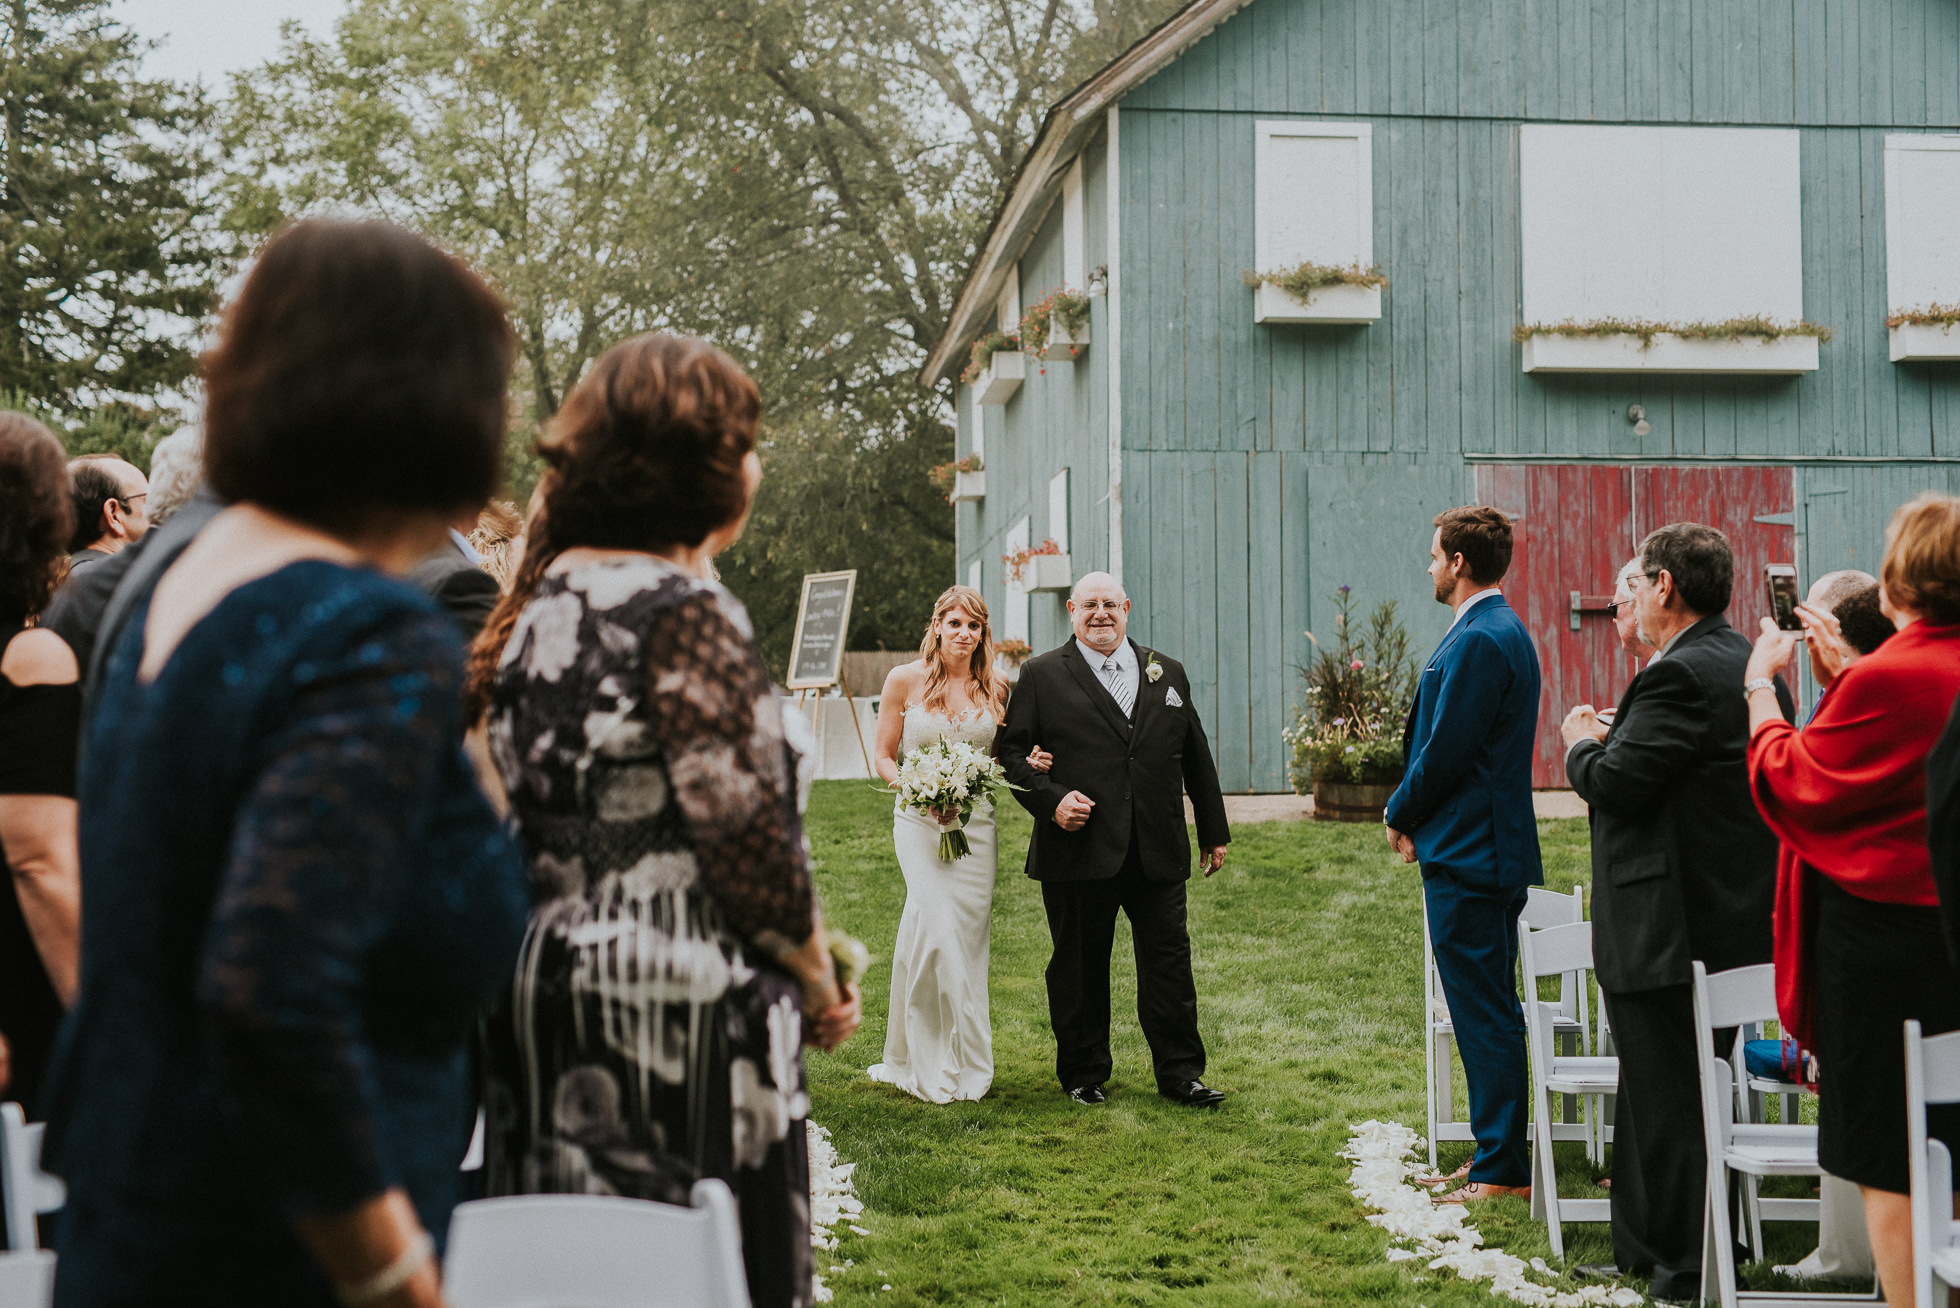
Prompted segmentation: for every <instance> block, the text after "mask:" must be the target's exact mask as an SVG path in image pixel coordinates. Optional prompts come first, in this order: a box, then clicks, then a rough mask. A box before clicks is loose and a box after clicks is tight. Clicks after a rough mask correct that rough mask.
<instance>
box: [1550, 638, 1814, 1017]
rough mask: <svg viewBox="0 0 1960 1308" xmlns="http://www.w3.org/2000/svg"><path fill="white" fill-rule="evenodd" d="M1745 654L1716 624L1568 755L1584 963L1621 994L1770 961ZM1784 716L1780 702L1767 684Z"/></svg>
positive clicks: (1637, 682) (1767, 870)
mask: <svg viewBox="0 0 1960 1308" xmlns="http://www.w3.org/2000/svg"><path fill="white" fill-rule="evenodd" d="M1749 650H1750V645H1749V642H1748V641H1747V640H1744V639H1743V637H1742V635H1741V633H1739V632H1737V631H1736V630H1735V629H1734V628H1732V627H1730V626H1729V624H1728V622H1727V621H1726V620H1725V619H1723V618H1722V617H1721V616H1720V615H1719V614H1718V615H1716V616H1714V617H1708V618H1703V619H1702V620H1701V621H1700V622H1697V623H1696V624H1695V625H1694V626H1692V627H1689V628H1688V629H1687V630H1686V631H1685V632H1683V633H1681V637H1680V639H1679V640H1678V641H1676V642H1675V644H1674V647H1673V648H1672V649H1670V650H1669V651H1668V652H1667V656H1666V657H1665V658H1662V659H1660V660H1659V661H1658V662H1656V663H1654V664H1652V665H1651V666H1649V667H1648V668H1646V669H1645V670H1643V671H1642V672H1641V673H1640V675H1639V676H1637V677H1635V678H1634V679H1633V684H1632V685H1630V686H1628V687H1627V692H1626V694H1625V695H1624V696H1623V697H1622V698H1621V699H1620V707H1619V711H1618V712H1617V713H1616V714H1615V715H1614V718H1613V725H1612V727H1611V728H1610V729H1609V730H1608V732H1607V734H1606V741H1605V743H1604V744H1601V743H1600V742H1598V741H1593V740H1582V741H1580V742H1579V743H1578V744H1576V745H1574V746H1573V747H1572V748H1571V749H1570V750H1568V751H1567V752H1566V756H1565V769H1566V775H1567V776H1568V777H1569V778H1570V779H1571V781H1572V788H1573V789H1574V790H1576V791H1578V792H1579V796H1580V798H1582V799H1584V800H1585V801H1586V802H1587V803H1588V804H1590V805H1592V869H1593V884H1592V896H1593V961H1594V965H1595V967H1596V969H1597V972H1598V976H1599V984H1600V985H1601V986H1603V987H1604V988H1606V989H1608V990H1617V991H1621V992H1631V991H1640V990H1653V989H1656V988H1658V987H1660V986H1669V985H1681V984H1686V983H1687V982H1688V981H1690V980H1692V979H1693V972H1692V970H1691V968H1690V964H1691V962H1692V961H1693V960H1696V959H1699V960H1700V961H1701V962H1702V963H1704V964H1706V965H1707V967H1708V970H1709V971H1711V972H1719V971H1722V970H1724V969H1727V968H1731V967H1745V966H1748V965H1750V964H1752V963H1767V962H1769V961H1770V952H1771V950H1770V936H1771V932H1770V911H1771V905H1772V903H1773V902H1774V900H1775V896H1776V847H1777V846H1776V837H1775V836H1774V835H1772V834H1771V833H1770V829H1769V827H1768V826H1766V825H1765V824H1764V822H1763V819H1762V816H1761V815H1760V814H1759V813H1757V811H1756V802H1755V800H1754V799H1753V798H1751V796H1750V793H1749V764H1748V753H1749V706H1748V704H1747V702H1746V699H1747V697H1746V696H1745V695H1744V694H1743V693H1742V670H1743V668H1744V666H1745V665H1747V663H1748V662H1749ZM1776 697H1777V699H1778V700H1779V701H1781V703H1782V705H1783V712H1784V715H1785V716H1786V717H1788V716H1790V714H1791V711H1792V709H1791V701H1790V693H1789V691H1788V689H1787V688H1785V686H1784V685H1783V683H1782V681H1781V680H1780V679H1779V680H1778V681H1777V685H1776Z"/></svg>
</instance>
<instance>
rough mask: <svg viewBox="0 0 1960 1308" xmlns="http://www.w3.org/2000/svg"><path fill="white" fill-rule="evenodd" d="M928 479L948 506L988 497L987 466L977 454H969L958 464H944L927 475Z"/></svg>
mask: <svg viewBox="0 0 1960 1308" xmlns="http://www.w3.org/2000/svg"><path fill="white" fill-rule="evenodd" d="M926 479H927V480H928V481H930V482H931V483H932V484H933V488H934V489H935V490H937V491H938V492H939V493H940V494H941V495H944V496H945V497H946V502H947V503H948V504H964V503H966V502H967V501H969V500H979V499H985V498H986V495H987V474H986V465H984V464H983V463H981V462H980V456H979V455H977V454H969V455H967V456H966V457H965V458H964V459H961V460H959V461H958V462H956V463H942V464H940V465H939V466H938V467H936V468H934V469H933V470H932V471H931V472H929V473H927V474H926Z"/></svg>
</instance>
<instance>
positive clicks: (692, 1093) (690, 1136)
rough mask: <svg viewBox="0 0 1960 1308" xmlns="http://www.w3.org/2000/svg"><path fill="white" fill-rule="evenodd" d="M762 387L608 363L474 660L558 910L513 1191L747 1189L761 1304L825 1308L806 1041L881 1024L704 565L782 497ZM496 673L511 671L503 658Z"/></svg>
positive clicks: (776, 741)
mask: <svg viewBox="0 0 1960 1308" xmlns="http://www.w3.org/2000/svg"><path fill="white" fill-rule="evenodd" d="M759 407H760V406H759V400H758V397H757V395H756V390H755V384H754V383H753V382H751V381H750V380H749V379H748V377H746V376H745V375H743V373H742V372H741V371H740V370H739V369H738V368H736V367H735V365H734V363H733V362H732V361H730V360H729V359H728V357H727V356H726V355H724V354H722V353H721V351H719V350H717V349H715V348H713V347H712V346H709V345H706V344H704V343H702V342H700V341H688V340H681V339H678V338H676V337H672V336H657V335H656V336H643V337H639V338H637V339H635V340H630V341H627V342H625V343H624V344H621V345H619V346H616V347H614V348H613V349H612V350H610V351H608V352H607V354H606V355H605V357H604V358H602V359H600V360H599V362H598V363H596V364H595V365H594V366H593V369H592V371H591V373H589V374H588V375H587V376H586V378H585V380H584V381H582V382H580V383H579V385H578V387H577V389H576V390H574V391H573V392H572V394H571V395H570V396H569V397H568V398H567V399H566V401H565V407H564V408H563V410H561V411H560V413H559V415H558V417H557V419H556V420H555V421H554V422H553V424H552V428H551V431H550V433H549V435H548V436H547V438H546V440H545V441H544V442H543V444H542V446H541V451H540V452H541V453H542V454H543V456H544V459H545V462H546V463H547V465H548V466H549V468H550V471H549V472H548V473H547V474H546V479H545V482H544V486H543V505H542V509H541V511H540V513H539V514H538V515H537V516H536V517H534V519H533V521H532V523H531V530H530V538H529V544H528V546H527V548H526V552H525V558H524V563H523V565H522V567H521V569H520V571H519V574H518V578H517V581H516V583H515V585H514V586H513V588H512V591H511V594H510V595H508V596H506V598H505V600H504V602H503V604H502V605H501V606H500V607H499V609H498V611H497V612H496V613H495V614H493V615H492V617H491V620H490V624H489V626H488V627H487V628H486V629H485V632H484V635H483V637H482V638H480V639H479V640H478V642H477V644H476V646H475V647H474V649H473V651H472V659H473V662H472V668H471V683H472V689H473V690H475V691H477V692H479V693H480V694H482V695H483V696H484V697H486V698H487V699H488V702H489V709H490V716H489V728H490V744H491V750H492V753H493V755H494V757H495V758H496V760H497V766H498V770H499V771H500V772H501V773H502V776H503V780H504V784H505V786H506V788H507V790H508V792H509V795H510V804H511V815H512V816H513V817H514V818H515V819H516V821H517V826H518V832H519V836H520V838H521V839H522V842H523V845H524V852H525V854H526V856H527V858H528V860H529V863H530V872H531V894H532V900H533V903H534V905H535V908H534V909H533V912H532V918H531V928H530V931H529V933H528V934H527V935H526V937H525V942H524V948H523V951H522V953H521V955H520V958H519V961H518V968H517V976H516V979H515V982H514V984H513V985H512V987H511V999H510V1004H509V1006H508V1007H507V1008H506V1009H505V1010H504V1011H503V1012H501V1013H500V1014H498V1015H497V1017H496V1018H495V1019H493V1020H492V1022H491V1023H490V1025H489V1031H490V1039H489V1046H488V1054H487V1057H486V1060H485V1072H486V1074H487V1076H486V1085H485V1089H484V1114H485V1118H486V1122H487V1131H486V1136H485V1150H484V1180H485V1187H486V1189H487V1190H488V1191H489V1192H490V1193H492V1194H515V1193H571V1194H614V1195H627V1196H631V1197H634V1198H641V1199H657V1200H664V1201H666V1202H668V1203H685V1202H687V1192H688V1188H689V1186H690V1185H691V1184H692V1183H693V1181H694V1180H696V1179H698V1178H701V1177H717V1178H720V1179H721V1180H724V1181H726V1182H727V1183H728V1184H729V1186H730V1187H731V1188H732V1189H733V1190H734V1192H735V1197H736V1202H737V1204H738V1206H739V1208H740V1210H741V1218H742V1253H743V1259H744V1261H745V1263H746V1264H747V1268H748V1281H749V1295H750V1298H751V1300H752V1301H753V1302H754V1303H755V1304H756V1305H757V1308H790V1306H791V1305H804V1304H808V1303H809V1302H810V1296H811V1279H810V1273H811V1253H810V1172H809V1155H808V1153H807V1145H806V1137H805V1134H804V1132H805V1125H804V1120H805V1118H807V1117H808V1115H809V1105H810V1101H809V1095H808V1093H807V1092H806V1091H805V1088H804V1082H803V1059H802V1052H801V1051H802V1046H803V1045H804V1044H805V1043H806V1042H807V1043H812V1044H816V1045H819V1046H821V1047H824V1048H829V1047H831V1046H833V1045H835V1044H836V1043H837V1042H838V1041H840V1040H842V1039H844V1038H845V1037H846V1036H848V1035H849V1034H850V1033H851V1031H852V1030H853V1029H855V1027H856V1026H857V1019H858V1007H857V997H856V994H855V992H854V991H848V992H846V991H840V989H839V987H838V985H837V981H836V977H835V975H834V972H833V969H832V966H831V962H830V959H829V957H828V955H827V953H826V951H825V948H824V935H823V922H822V918H821V916H820V914H819V913H818V911H817V905H816V897H815V895H814V893H813V891H812V889H811V885H810V869H809V864H808V860H807V858H806V856H805V853H804V847H803V839H802V829H801V826H800V824H799V821H798V818H797V814H796V791H795V784H794V780H793V776H792V769H791V764H790V755H789V750H788V747H787V745H786V743H785V740H784V736H783V716H782V708H781V701H780V700H779V699H778V697H777V695H776V693H775V690H774V688H773V687H772V686H771V684H770V680H769V674H768V671H767V669H765V668H764V667H763V664H762V660H761V659H760V658H759V657H758V656H757V654H756V651H755V643H754V640H753V638H752V637H751V634H750V631H749V621H748V615H747V614H746V613H745V612H744V611H743V609H742V606H741V604H740V603H739V602H738V601H737V600H736V599H735V597H734V596H732V595H730V594H729V593H728V592H727V591H726V590H723V589H722V588H721V586H719V585H718V584H716V582H715V581H714V580H713V579H712V575H713V574H712V570H711V568H710V566H709V565H710V561H711V560H712V559H713V557H714V555H715V553H716V552H717V551H718V550H720V549H722V548H723V547H725V546H726V545H728V544H729V543H730V542H732V541H733V540H734V539H735V537H736V536H737V535H738V534H739V533H740V532H741V529H742V524H743V521H744V520H745V519H746V517H747V515H748V505H749V501H750V498H751V497H752V496H753V494H754V492H755V485H756V482H757V480H758V479H759V478H760V476H761V465H760V464H759V463H758V462H757V461H756V456H755V453H754V442H755V431H756V421H757V415H758V411H759ZM500 654H501V659H500V658H499V656H500Z"/></svg>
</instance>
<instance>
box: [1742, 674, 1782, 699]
mask: <svg viewBox="0 0 1960 1308" xmlns="http://www.w3.org/2000/svg"><path fill="white" fill-rule="evenodd" d="M1775 689H1776V683H1775V682H1774V681H1771V680H1770V679H1769V678H1768V677H1756V678H1754V679H1753V680H1750V681H1745V682H1743V683H1742V693H1743V694H1744V695H1753V694H1755V693H1756V692H1757V691H1759V690H1775Z"/></svg>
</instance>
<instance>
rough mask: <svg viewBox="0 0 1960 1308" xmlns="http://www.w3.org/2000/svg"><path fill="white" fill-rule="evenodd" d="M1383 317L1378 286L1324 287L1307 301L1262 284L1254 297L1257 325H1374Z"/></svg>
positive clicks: (1253, 303) (1254, 312)
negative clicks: (1270, 323)
mask: <svg viewBox="0 0 1960 1308" xmlns="http://www.w3.org/2000/svg"><path fill="white" fill-rule="evenodd" d="M1381 316H1382V288H1381V287H1379V286H1350V285H1348V284H1346V283H1342V284H1341V285H1338V286H1322V287H1319V288H1317V289H1316V290H1315V291H1314V293H1313V295H1312V296H1311V297H1310V298H1308V299H1305V300H1302V299H1300V298H1299V297H1298V296H1295V295H1292V294H1289V293H1288V292H1286V291H1282V290H1281V289H1280V288H1279V287H1277V286H1275V285H1273V284H1272V283H1271V282H1261V283H1259V285H1258V287H1257V288H1255V289H1254V291H1253V293H1252V321H1254V322H1280V323H1284V322H1325V323H1358V322H1373V321H1375V320H1376V319H1377V318H1379V317H1381Z"/></svg>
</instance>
